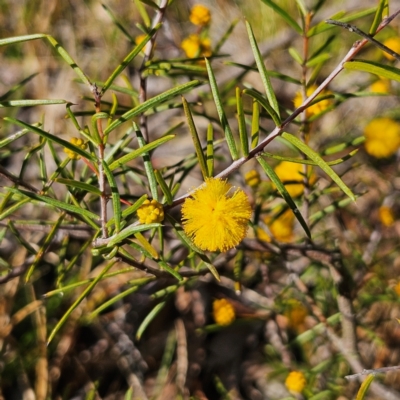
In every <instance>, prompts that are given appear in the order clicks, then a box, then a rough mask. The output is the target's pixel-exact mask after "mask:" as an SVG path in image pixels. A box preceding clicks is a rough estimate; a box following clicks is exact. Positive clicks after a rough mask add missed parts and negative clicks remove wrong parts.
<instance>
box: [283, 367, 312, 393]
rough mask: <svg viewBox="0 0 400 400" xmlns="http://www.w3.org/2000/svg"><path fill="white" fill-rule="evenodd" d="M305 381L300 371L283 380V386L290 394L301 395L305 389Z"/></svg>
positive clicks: (293, 372)
mask: <svg viewBox="0 0 400 400" xmlns="http://www.w3.org/2000/svg"><path fill="white" fill-rule="evenodd" d="M306 384H307V381H306V378H305V376H304V374H303V373H302V372H300V371H292V372H291V373H290V374H289V375H288V376H287V378H286V380H285V386H286V387H287V389H288V390H289V391H290V392H294V393H301V392H302V391H303V390H304V388H305V387H306Z"/></svg>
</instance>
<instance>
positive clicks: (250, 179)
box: [244, 169, 261, 188]
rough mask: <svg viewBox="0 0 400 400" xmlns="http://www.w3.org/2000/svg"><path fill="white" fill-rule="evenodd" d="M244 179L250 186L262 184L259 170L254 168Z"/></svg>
mask: <svg viewBox="0 0 400 400" xmlns="http://www.w3.org/2000/svg"><path fill="white" fill-rule="evenodd" d="M244 180H245V181H246V183H247V184H248V185H249V186H250V187H252V188H255V187H257V186H258V185H259V184H260V182H261V177H260V174H259V173H258V171H256V170H255V169H252V170H250V171H249V172H247V173H246V174H245V175H244Z"/></svg>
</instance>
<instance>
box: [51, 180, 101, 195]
mask: <svg viewBox="0 0 400 400" xmlns="http://www.w3.org/2000/svg"><path fill="white" fill-rule="evenodd" d="M55 182H58V183H62V184H63V185H67V186H71V187H73V188H76V189H79V190H83V191H84V192H88V193H94V194H97V195H98V196H101V191H100V190H99V188H97V187H96V186H93V185H90V184H89V183H85V182H80V181H76V180H74V179H65V178H56V179H55Z"/></svg>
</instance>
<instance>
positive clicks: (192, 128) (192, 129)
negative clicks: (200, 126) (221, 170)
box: [182, 97, 208, 179]
mask: <svg viewBox="0 0 400 400" xmlns="http://www.w3.org/2000/svg"><path fill="white" fill-rule="evenodd" d="M182 103H183V110H184V111H185V115H186V119H187V121H188V125H189V131H190V134H191V135H192V140H193V144H194V149H195V151H196V155H197V159H198V160H199V166H200V170H201V173H202V174H203V178H204V179H205V178H207V177H208V169H207V164H206V159H205V157H204V153H203V148H202V146H201V142H200V138H199V135H198V133H197V129H196V125H195V124H194V121H193V116H192V112H191V111H190V107H189V105H188V103H187V101H186V99H185V98H184V97H182Z"/></svg>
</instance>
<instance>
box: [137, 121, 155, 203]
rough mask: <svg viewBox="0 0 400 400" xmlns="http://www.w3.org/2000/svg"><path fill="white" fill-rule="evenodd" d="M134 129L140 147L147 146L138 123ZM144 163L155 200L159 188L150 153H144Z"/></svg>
mask: <svg viewBox="0 0 400 400" xmlns="http://www.w3.org/2000/svg"><path fill="white" fill-rule="evenodd" d="M133 129H134V130H135V132H136V137H137V140H138V143H139V146H140V147H144V146H146V141H145V140H144V138H143V135H142V132H141V131H140V129H139V127H138V126H137V125H136V124H133ZM143 163H144V169H145V171H146V175H147V179H148V181H149V186H150V191H151V195H152V196H153V199H154V200H157V201H158V200H159V199H158V190H157V179H156V176H155V174H154V168H153V164H152V163H151V160H150V156H149V153H147V152H146V153H143Z"/></svg>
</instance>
